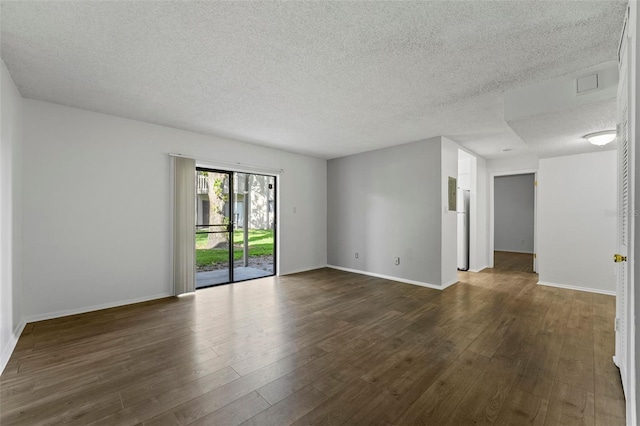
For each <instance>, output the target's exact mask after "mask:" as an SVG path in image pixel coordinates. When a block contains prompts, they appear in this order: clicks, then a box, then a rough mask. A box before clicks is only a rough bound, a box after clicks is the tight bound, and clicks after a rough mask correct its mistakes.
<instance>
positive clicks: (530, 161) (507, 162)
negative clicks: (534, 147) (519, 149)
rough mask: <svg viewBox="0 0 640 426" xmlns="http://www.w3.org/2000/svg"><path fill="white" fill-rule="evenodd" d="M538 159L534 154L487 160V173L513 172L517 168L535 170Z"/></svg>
mask: <svg viewBox="0 0 640 426" xmlns="http://www.w3.org/2000/svg"><path fill="white" fill-rule="evenodd" d="M539 161H540V160H538V157H536V156H535V155H534V154H525V155H515V156H512V157H505V158H496V159H493V160H487V173H488V174H489V175H490V174H491V173H501V172H515V171H518V170H537V169H538V164H539Z"/></svg>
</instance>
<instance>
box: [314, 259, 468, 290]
mask: <svg viewBox="0 0 640 426" xmlns="http://www.w3.org/2000/svg"><path fill="white" fill-rule="evenodd" d="M327 268H331V269H337V270H339V271H345V272H352V273H354V274H360V275H368V276H370V277H376V278H382V279H385V280H389V281H396V282H400V283H404V284H413V285H419V286H421V287H428V288H433V289H435V290H444V289H445V288H447V287H449V286H450V285H452V284H455V283H457V282H458V280H457V279H456V280H454V281H452V282H450V283H447V284H446V285H444V286H440V285H435V284H429V283H425V282H422V281H414V280H407V279H404V278H398V277H392V276H390V275H383V274H376V273H375V272H367V271H361V270H359V269H351V268H343V267H342V266H335V265H327Z"/></svg>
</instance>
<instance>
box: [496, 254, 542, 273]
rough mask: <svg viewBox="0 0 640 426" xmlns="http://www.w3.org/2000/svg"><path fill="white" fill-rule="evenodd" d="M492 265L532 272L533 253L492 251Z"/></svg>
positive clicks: (510, 269)
mask: <svg viewBox="0 0 640 426" xmlns="http://www.w3.org/2000/svg"><path fill="white" fill-rule="evenodd" d="M493 267H494V268H495V269H505V270H508V271H517V272H533V254H530V253H514V252H511V251H494V252H493Z"/></svg>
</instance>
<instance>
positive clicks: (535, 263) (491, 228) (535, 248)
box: [489, 169, 538, 273]
mask: <svg viewBox="0 0 640 426" xmlns="http://www.w3.org/2000/svg"><path fill="white" fill-rule="evenodd" d="M530 174H533V180H534V182H535V186H534V191H533V252H534V256H533V272H535V273H537V272H538V169H522V170H511V171H503V172H494V173H491V174H489V268H493V267H494V260H495V259H494V251H495V211H494V209H495V178H496V177H500V176H517V175H530Z"/></svg>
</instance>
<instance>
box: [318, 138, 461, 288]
mask: <svg viewBox="0 0 640 426" xmlns="http://www.w3.org/2000/svg"><path fill="white" fill-rule="evenodd" d="M440 161H441V157H440V138H432V139H428V140H425V141H419V142H414V143H409V144H404V145H399V146H395V147H391V148H384V149H379V150H375V151H369V152H365V153H362V154H357V155H350V156H347V157H341V158H336V159H332V160H329V161H328V163H327V178H328V186H327V192H328V205H327V221H328V253H327V260H328V263H329V265H331V266H334V267H338V268H343V269H348V270H354V271H359V272H363V273H368V274H377V275H382V276H386V277H393V278H396V279H400V280H405V281H411V282H415V283H422V284H428V285H434V286H436V287H437V286H440V283H441V245H440V238H441V229H440V228H441V221H442V213H441V212H442V209H443V207H442V206H441V197H442V193H441V186H440V183H441V173H440V170H441V166H440ZM454 238H455V235H454ZM355 253H358V258H357V259H356V257H355ZM395 257H400V265H395V264H394V258H395ZM454 260H455V256H454Z"/></svg>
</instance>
